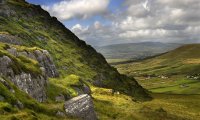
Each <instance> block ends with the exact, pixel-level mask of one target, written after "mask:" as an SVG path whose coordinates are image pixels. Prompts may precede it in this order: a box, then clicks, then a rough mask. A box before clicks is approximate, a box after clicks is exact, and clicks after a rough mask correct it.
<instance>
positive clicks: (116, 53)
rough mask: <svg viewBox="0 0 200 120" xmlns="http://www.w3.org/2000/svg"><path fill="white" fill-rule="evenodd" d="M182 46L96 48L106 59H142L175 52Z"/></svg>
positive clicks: (114, 46) (150, 43) (121, 45)
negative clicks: (174, 50) (171, 51)
mask: <svg viewBox="0 0 200 120" xmlns="http://www.w3.org/2000/svg"><path fill="white" fill-rule="evenodd" d="M179 46H181V44H178V43H160V42H141V43H126V44H114V45H108V46H102V47H96V49H97V51H98V52H100V53H102V54H103V55H104V56H105V57H106V59H122V58H123V59H141V58H145V57H149V56H154V55H157V54H160V53H165V52H167V51H170V50H173V49H175V48H177V47H179Z"/></svg>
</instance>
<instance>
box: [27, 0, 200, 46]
mask: <svg viewBox="0 0 200 120" xmlns="http://www.w3.org/2000/svg"><path fill="white" fill-rule="evenodd" d="M27 2H30V3H33V4H39V5H41V6H42V8H43V9H45V10H47V11H48V12H49V13H50V14H51V16H55V17H57V18H58V20H59V21H61V22H62V23H63V24H64V25H65V26H66V27H67V28H68V29H70V30H71V31H72V32H74V33H75V34H76V35H77V36H78V37H79V38H80V39H82V40H84V41H86V42H87V43H88V44H90V45H92V46H106V45H112V44H123V43H139V42H149V41H151V42H162V43H186V44H188V43H200V39H199V33H200V21H199V20H200V14H198V11H200V1H198V0H184V1H182V0H177V1H173V0H154V1H153V0H142V1H141V0H48V1H45V0H27ZM80 8H81V9H82V10H80Z"/></svg>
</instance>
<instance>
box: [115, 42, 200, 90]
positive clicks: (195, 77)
mask: <svg viewBox="0 0 200 120" xmlns="http://www.w3.org/2000/svg"><path fill="white" fill-rule="evenodd" d="M199 51H200V44H190V45H184V46H181V47H179V48H177V49H175V50H172V51H170V52H168V53H165V54H162V55H160V56H155V57H152V58H150V59H145V60H141V61H139V62H132V63H125V64H120V65H116V66H115V67H116V68H117V69H118V70H119V71H120V73H122V74H126V75H128V76H134V77H136V79H137V80H138V82H139V83H140V84H142V86H143V87H145V88H147V89H148V90H150V91H152V92H157V93H173V94H200V89H199V85H200V52H199Z"/></svg>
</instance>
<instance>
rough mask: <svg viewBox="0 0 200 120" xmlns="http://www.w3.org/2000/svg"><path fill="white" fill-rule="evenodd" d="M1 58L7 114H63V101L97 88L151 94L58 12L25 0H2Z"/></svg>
mask: <svg viewBox="0 0 200 120" xmlns="http://www.w3.org/2000/svg"><path fill="white" fill-rule="evenodd" d="M0 61H1V62H0V115H1V116H2V117H3V118H2V119H23V116H21V115H23V114H24V115H25V116H28V117H30V118H32V119H37V117H38V118H40V119H50V118H49V117H51V118H55V119H58V118H57V117H56V115H57V116H65V114H64V113H63V112H64V111H65V112H67V111H66V110H63V106H62V104H63V103H60V104H59V101H66V100H69V99H71V98H73V97H76V96H79V95H81V94H91V89H92V88H109V89H112V90H113V91H115V92H120V93H122V94H126V95H129V96H132V97H133V98H134V99H136V100H149V99H150V98H151V97H149V94H148V93H147V91H146V90H145V89H143V88H142V87H141V86H140V85H139V84H138V83H137V81H136V80H135V79H134V78H130V77H127V76H125V75H121V74H119V73H118V71H117V70H116V69H115V68H113V67H111V66H110V65H109V64H108V63H107V62H106V60H105V58H104V57H103V56H102V55H101V54H99V53H97V52H96V51H95V49H93V48H92V47H91V46H90V45H87V44H86V43H85V42H84V41H82V40H80V39H79V38H78V37H77V36H75V35H74V34H73V33H72V32H71V31H70V30H68V29H67V28H66V27H65V26H64V25H63V24H62V23H60V22H59V21H58V20H57V18H55V17H51V16H50V15H49V13H48V12H46V11H44V10H43V9H42V8H41V7H40V6H38V5H32V4H29V3H27V2H25V0H1V1H0ZM83 97H84V99H85V101H86V102H85V101H82V104H84V105H85V104H86V103H87V104H90V105H89V106H91V107H92V102H91V100H90V99H91V98H90V96H83ZM81 98H82V97H81ZM81 98H80V97H79V99H81ZM73 100H78V99H73ZM80 101H81V100H80ZM40 102H43V103H40ZM57 102H58V103H57ZM75 104H77V105H80V104H78V103H76V102H75ZM84 105H83V106H82V107H84ZM49 106H50V107H49ZM65 106H67V105H65ZM87 106H88V105H86V107H87ZM73 107H74V106H73ZM66 109H67V108H66ZM80 109H83V108H80ZM80 109H79V110H80ZM20 110H21V111H20ZM90 110H93V109H90ZM68 112H69V111H68ZM12 113H13V115H12ZM41 114H42V115H41ZM93 115H94V114H93ZM16 116H18V117H19V118H18V117H16ZM76 117H81V116H76ZM94 118H95V117H94Z"/></svg>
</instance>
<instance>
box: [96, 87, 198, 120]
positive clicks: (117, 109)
mask: <svg viewBox="0 0 200 120" xmlns="http://www.w3.org/2000/svg"><path fill="white" fill-rule="evenodd" d="M152 96H153V97H154V99H153V100H152V101H148V102H133V101H132V98H130V97H129V96H126V95H112V93H111V92H110V90H109V89H102V88H93V97H94V103H95V107H96V111H97V114H98V115H99V116H100V119H101V120H198V119H200V112H199V111H200V104H198V101H199V98H200V96H199V95H173V94H171V95H170V94H155V93H154V94H152Z"/></svg>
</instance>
